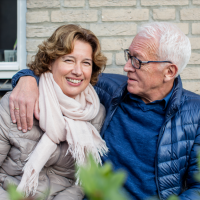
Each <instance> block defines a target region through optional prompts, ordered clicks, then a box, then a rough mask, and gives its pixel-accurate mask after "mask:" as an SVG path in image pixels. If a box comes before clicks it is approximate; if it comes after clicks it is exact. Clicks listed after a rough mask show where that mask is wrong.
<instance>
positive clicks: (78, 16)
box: [51, 10, 98, 22]
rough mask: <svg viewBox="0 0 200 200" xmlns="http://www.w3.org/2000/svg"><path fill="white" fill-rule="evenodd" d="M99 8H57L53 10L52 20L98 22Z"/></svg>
mask: <svg viewBox="0 0 200 200" xmlns="http://www.w3.org/2000/svg"><path fill="white" fill-rule="evenodd" d="M97 14H98V11H97V10H55V11H52V12H51V21H52V22H77V21H79V22H96V21H97V19H98V16H97Z"/></svg>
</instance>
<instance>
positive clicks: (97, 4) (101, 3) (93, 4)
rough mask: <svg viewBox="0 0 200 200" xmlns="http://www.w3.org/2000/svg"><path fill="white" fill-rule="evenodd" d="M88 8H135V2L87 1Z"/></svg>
mask: <svg viewBox="0 0 200 200" xmlns="http://www.w3.org/2000/svg"><path fill="white" fill-rule="evenodd" d="M89 5H90V7H102V6H135V5H136V0H89Z"/></svg>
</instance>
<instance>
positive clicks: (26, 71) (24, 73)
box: [12, 69, 40, 88]
mask: <svg viewBox="0 0 200 200" xmlns="http://www.w3.org/2000/svg"><path fill="white" fill-rule="evenodd" d="M22 76H32V77H34V78H35V79H36V81H37V84H38V85H39V80H40V78H39V76H36V75H35V74H34V72H33V71H32V70H30V69H22V70H20V71H19V72H17V73H16V74H15V75H14V76H13V77H12V87H13V88H14V87H15V86H16V85H17V82H18V80H19V79H20V78H21V77H22Z"/></svg>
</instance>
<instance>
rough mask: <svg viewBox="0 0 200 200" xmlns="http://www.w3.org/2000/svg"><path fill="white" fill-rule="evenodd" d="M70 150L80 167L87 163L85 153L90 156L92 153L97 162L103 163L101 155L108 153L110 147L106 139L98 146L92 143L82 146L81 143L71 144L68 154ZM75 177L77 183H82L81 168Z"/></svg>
mask: <svg viewBox="0 0 200 200" xmlns="http://www.w3.org/2000/svg"><path fill="white" fill-rule="evenodd" d="M68 152H70V153H71V155H72V157H73V158H74V159H75V160H76V163H77V165H78V167H80V166H84V165H85V164H86V163H87V160H86V157H85V155H86V156H88V155H89V154H90V153H91V154H92V156H93V157H94V160H95V162H96V163H97V164H100V165H102V161H101V156H103V155H106V153H107V152H108V148H107V146H106V144H105V142H104V141H102V142H101V143H100V144H99V145H98V146H97V147H94V146H91V145H89V146H87V147H86V146H85V147H82V146H81V145H79V144H76V145H74V144H69V147H68V150H67V153H66V155H67V154H68ZM75 177H76V182H75V185H81V182H80V177H79V169H78V171H77V172H76V174H75Z"/></svg>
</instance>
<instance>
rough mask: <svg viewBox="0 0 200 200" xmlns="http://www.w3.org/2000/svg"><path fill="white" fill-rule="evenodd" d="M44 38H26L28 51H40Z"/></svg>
mask: <svg viewBox="0 0 200 200" xmlns="http://www.w3.org/2000/svg"><path fill="white" fill-rule="evenodd" d="M43 41H44V40H32V39H27V40H26V50H27V51H29V52H30V51H38V45H40V44H42V42H43Z"/></svg>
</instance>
